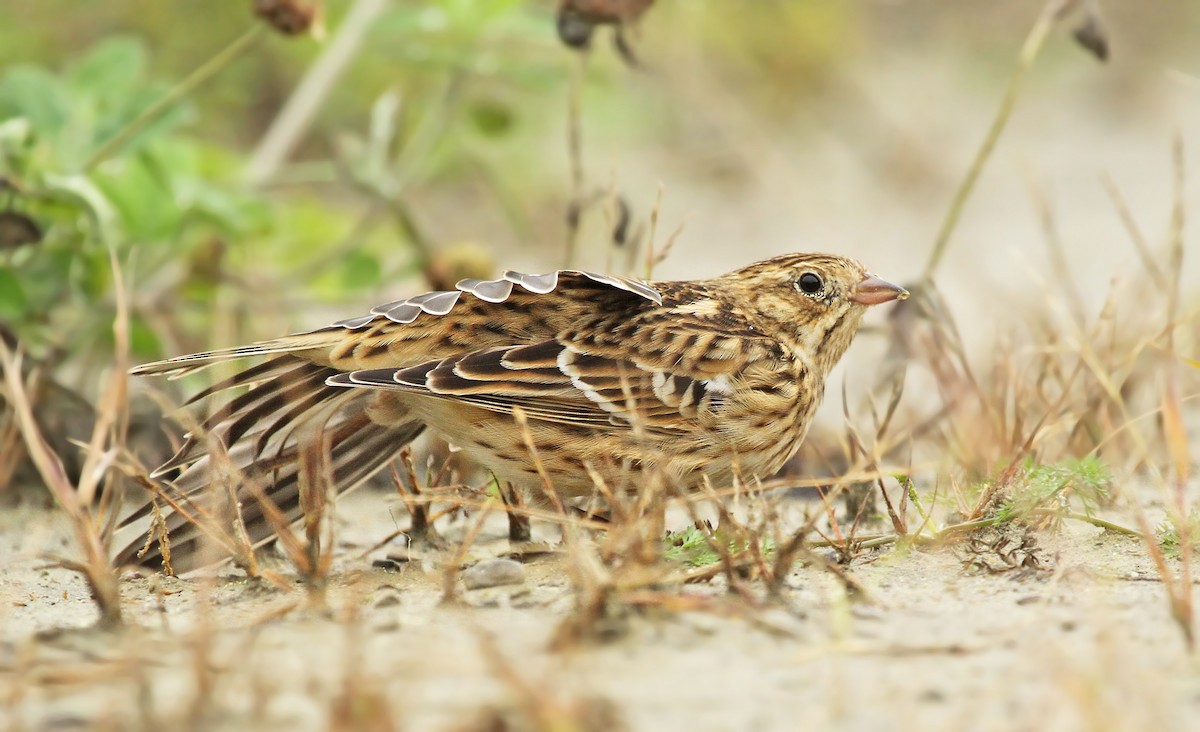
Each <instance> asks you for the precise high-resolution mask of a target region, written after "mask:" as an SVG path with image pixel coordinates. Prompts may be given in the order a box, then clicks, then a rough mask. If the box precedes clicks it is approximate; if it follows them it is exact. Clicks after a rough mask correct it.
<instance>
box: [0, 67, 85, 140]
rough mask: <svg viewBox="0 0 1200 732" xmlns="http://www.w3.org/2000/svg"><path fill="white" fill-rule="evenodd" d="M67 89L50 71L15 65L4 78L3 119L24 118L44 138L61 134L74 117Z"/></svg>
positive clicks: (0, 86) (0, 92)
mask: <svg viewBox="0 0 1200 732" xmlns="http://www.w3.org/2000/svg"><path fill="white" fill-rule="evenodd" d="M70 109H71V105H70V103H69V102H68V97H67V93H66V90H65V89H63V86H62V84H61V83H60V82H59V80H58V79H57V78H56V77H55V76H54V75H52V74H51V73H50V72H49V71H46V70H45V69H43V68H39V67H36V66H14V67H12V68H10V69H9V70H8V71H7V73H5V74H4V78H3V79H0V119H8V118H11V117H24V118H26V119H28V120H29V123H30V125H32V127H33V129H34V130H37V131H38V132H39V133H41V134H42V135H48V136H53V135H56V134H58V132H59V131H60V130H62V128H63V127H64V126H65V125H66V123H67V120H68V119H69V117H70Z"/></svg>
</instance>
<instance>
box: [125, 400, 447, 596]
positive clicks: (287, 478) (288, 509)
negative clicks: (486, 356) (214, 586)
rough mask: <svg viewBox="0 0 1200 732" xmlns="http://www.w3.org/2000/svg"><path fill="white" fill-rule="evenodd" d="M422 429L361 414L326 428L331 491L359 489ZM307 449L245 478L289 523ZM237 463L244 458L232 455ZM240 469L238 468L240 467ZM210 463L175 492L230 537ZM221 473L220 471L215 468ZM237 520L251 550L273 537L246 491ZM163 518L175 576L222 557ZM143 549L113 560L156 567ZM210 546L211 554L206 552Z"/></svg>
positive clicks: (293, 450) (157, 551)
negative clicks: (209, 490)
mask: <svg viewBox="0 0 1200 732" xmlns="http://www.w3.org/2000/svg"><path fill="white" fill-rule="evenodd" d="M423 430H424V425H423V424H421V423H420V422H415V421H414V422H409V423H406V424H402V425H400V426H396V427H388V426H383V425H378V424H374V423H372V422H370V421H369V419H367V418H366V416H365V415H359V417H356V418H352V419H349V420H346V421H345V422H343V423H341V424H339V425H337V426H334V427H331V428H330V438H331V441H332V443H333V444H332V447H331V450H330V459H331V462H332V466H331V467H332V473H333V480H334V484H335V487H336V488H335V489H336V491H337V492H338V493H343V492H346V491H348V490H352V489H353V488H355V487H357V486H359V485H361V484H362V483H363V482H364V481H366V480H367V479H368V478H370V477H371V476H372V475H374V474H375V473H377V472H378V471H379V470H380V469H381V468H383V466H384V465H386V464H387V463H388V462H389V461H391V460H392V459H393V458H395V457H396V455H397V453H399V451H400V449H401V448H402V447H403V446H404V445H406V444H408V443H409V442H411V441H412V440H414V439H416V437H417V436H418V435H420V433H421V432H422V431H423ZM307 448H308V445H305V444H302V443H298V442H293V443H292V444H291V445H290V446H289V447H288V448H287V449H286V450H285V451H284V452H282V453H280V454H278V455H276V456H275V457H273V458H270V459H268V460H265V461H256V463H255V467H253V468H249V469H248V470H247V471H246V472H247V475H246V477H247V479H250V480H260V481H263V482H264V483H269V485H267V486H266V487H265V489H264V492H265V494H266V496H267V498H268V499H270V500H271V502H272V503H274V504H275V506H276V507H277V508H278V509H279V510H280V511H281V512H282V513H283V515H284V516H285V517H286V519H287V520H288V521H289V522H292V521H297V520H299V519H300V518H302V517H303V511H302V510H301V507H300V486H299V480H300V468H299V466H300V455H301V452H302V451H303V450H304V449H307ZM230 457H231V459H234V460H236V461H237V463H241V462H244V460H245V456H244V455H238V456H234V455H231V456H230ZM239 467H241V466H240V465H239ZM212 469H213V465H212V464H211V458H210V457H206V458H204V459H203V460H201V461H200V462H198V463H196V464H195V465H193V466H192V467H191V468H189V469H188V471H187V472H186V473H185V474H184V476H181V478H180V480H179V481H176V483H175V485H174V486H173V488H174V489H175V490H176V491H178V492H179V493H180V494H182V496H186V499H185V500H186V503H184V504H183V505H185V506H186V507H188V508H189V509H191V510H190V511H189V512H190V513H192V514H193V515H197V514H199V513H201V512H202V513H203V515H206V516H208V517H210V519H215V521H214V523H215V524H216V525H215V526H213V527H211V529H210V530H216V531H221V532H224V533H226V534H228V533H230V532H231V528H232V525H231V523H230V522H228V521H226V520H225V519H232V511H231V510H230V507H229V506H228V505H227V504H226V501H225V496H224V495H223V493H224V492H223V491H220V490H214V491H212V493H213V495H211V496H206V495H203V494H204V493H205V489H206V488H208V487H209V486H210V485H211V483H212ZM218 469H219V468H218ZM237 499H238V503H239V504H240V506H239V510H240V517H241V520H242V523H243V525H244V526H245V529H246V536H247V538H248V539H249V541H250V543H251V545H252V546H255V547H257V546H259V545H261V544H263V543H264V542H266V541H267V540H269V539H270V538H271V537H273V536H274V535H275V527H274V526H273V525H272V523H271V522H270V521H269V520H268V519H267V518H266V516H265V515H264V510H263V507H262V505H261V503H260V502H259V501H258V500H256V499H255V498H253V497H252V495H251V494H250V493H249V491H247V490H246V489H245V488H244V487H243V488H239V489H238V491H237ZM164 518H165V523H166V528H167V532H168V536H169V539H170V547H171V556H172V558H171V565H172V569H173V570H174V571H175V572H176V573H181V574H182V573H185V572H190V571H192V570H195V569H199V568H200V567H203V566H205V565H206V564H209V563H212V562H214V561H220V560H221V559H224V558H225V554H224V553H223V552H222V551H221V550H220V548H219V546H220V545H219V544H218V543H217V542H216V541H215V540H212V539H211V538H210V537H208V536H207V535H206V533H205V529H204V528H203V527H201V526H198V525H196V524H194V523H192V522H191V521H189V520H188V518H186V517H185V516H184V515H182V514H180V513H176V512H172V513H170V514H169V515H167V516H166V517H164ZM144 544H145V537H144V534H143V535H141V536H139V537H137V538H134V539H132V540H131V541H130V543H129V544H128V545H127V546H126V547H125V548H124V549H123V550H122V551H121V552H120V553H119V554H118V555H117V557H116V560H115V561H116V562H117V563H118V565H124V564H142V565H144V566H147V567H158V566H160V565H161V563H162V560H163V558H162V552H161V546H160V545H159V543H158V542H157V541H154V542H151V544H150V547H149V549H148V550H147V551H146V553H145V554H144V555H141V556H139V553H140V551H141V549H142V547H143V546H144ZM209 545H211V547H212V550H211V551H210V550H209Z"/></svg>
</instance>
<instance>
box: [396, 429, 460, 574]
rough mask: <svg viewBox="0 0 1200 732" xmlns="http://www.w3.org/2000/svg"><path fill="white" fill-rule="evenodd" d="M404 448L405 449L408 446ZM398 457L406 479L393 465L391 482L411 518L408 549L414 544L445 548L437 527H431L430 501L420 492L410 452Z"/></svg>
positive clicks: (424, 546)
mask: <svg viewBox="0 0 1200 732" xmlns="http://www.w3.org/2000/svg"><path fill="white" fill-rule="evenodd" d="M405 450H406V451H407V450H408V448H405ZM400 457H401V461H402V462H403V464H404V467H405V472H406V473H407V474H408V481H407V482H406V481H404V480H402V479H401V478H400V473H399V472H398V471H397V470H396V468H395V466H394V465H393V466H392V482H393V483H395V484H396V491H397V492H398V493H399V494H400V499H401V500H403V501H404V507H405V508H406V509H408V515H409V516H410V517H411V519H412V521H411V523H410V524H409V528H408V546H409V548H410V549H411V548H413V547H414V546H415V547H419V548H430V549H435V550H439V551H440V550H442V549H445V548H446V547H447V543H446V540H445V539H443V538H442V537H441V535H440V534H438V532H437V529H435V528H434V527H433V522H432V521H431V520H430V519H429V509H430V507H431V506H432V503H431V502H430V501H427V500H425V499H424V496H423V495H422V494H421V486H420V483H419V481H418V480H417V473H416V469H415V468H414V467H413V464H412V453H411V452H405V453H402V454H401V456H400Z"/></svg>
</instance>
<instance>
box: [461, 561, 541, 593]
mask: <svg viewBox="0 0 1200 732" xmlns="http://www.w3.org/2000/svg"><path fill="white" fill-rule="evenodd" d="M462 581H463V585H464V586H465V587H466V588H467V589H468V590H478V589H481V588H484V587H499V586H501V585H519V584H523V583H524V582H525V567H524V566H523V565H522V564H521V563H520V562H517V561H514V560H512V559H485V560H483V561H482V562H478V563H477V564H474V565H472V566H470V567H468V568H467V569H465V570H463V573H462Z"/></svg>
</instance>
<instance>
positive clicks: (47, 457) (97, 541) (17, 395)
mask: <svg viewBox="0 0 1200 732" xmlns="http://www.w3.org/2000/svg"><path fill="white" fill-rule="evenodd" d="M0 368H2V369H3V371H4V381H5V386H6V389H5V398H6V399H7V400H8V402H9V404H10V405H12V409H13V412H14V413H15V415H16V419H17V423H18V424H19V425H20V428H21V435H22V437H23V438H24V440H25V448H26V450H28V452H29V457H30V458H31V459H32V460H33V463H34V465H35V466H36V467H37V469H38V473H40V474H41V476H42V480H43V481H45V483H46V488H47V489H48V490H49V491H50V494H51V495H52V496H53V497H54V501H55V503H57V504H58V506H59V508H61V509H62V510H63V512H64V513H66V514H67V518H68V519H69V520H70V523H71V529H72V532H73V533H74V535H75V542H76V544H78V545H79V549H80V550H81V551H82V552H83V556H84V561H83V562H82V563H80V564H79V565H78V567H79V568H80V570H82V572H83V575H84V578H85V579H86V580H87V583H88V587H89V589H90V590H91V592H92V598H93V599H94V600H95V602H96V605H97V607H98V608H99V610H100V620H99V622H98V625H99V626H100V627H103V628H110V627H116V626H119V625H120V624H121V598H120V592H119V591H118V587H117V576H116V573H115V571H114V570H113V567H112V564H111V563H110V562H109V561H108V552H107V551H106V549H105V547H104V542H103V539H102V538H101V529H100V526H99V525H98V524H97V522H96V519H95V517H94V516H92V514H91V512H90V510H89V506H88V505H87V504H85V503H83V501H82V500H81V497H80V494H79V493H78V492H76V489H75V487H74V486H72V485H71V481H70V480H69V479H68V478H67V473H66V471H65V470H64V469H63V464H62V460H61V459H60V458H59V457H58V456H57V455H55V454H54V452H53V451H52V450H51V449H50V446H49V444H48V443H47V442H46V439H45V438H44V437H43V436H42V434H41V431H40V430H39V429H38V426H37V422H36V421H35V420H34V417H33V410H32V408H31V407H30V404H29V397H28V394H27V393H26V391H25V384H24V383H23V381H22V379H21V357H20V355H19V354H14V353H12V352H10V351H9V350H8V346H6V345H5V344H4V343H3V342H0Z"/></svg>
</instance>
